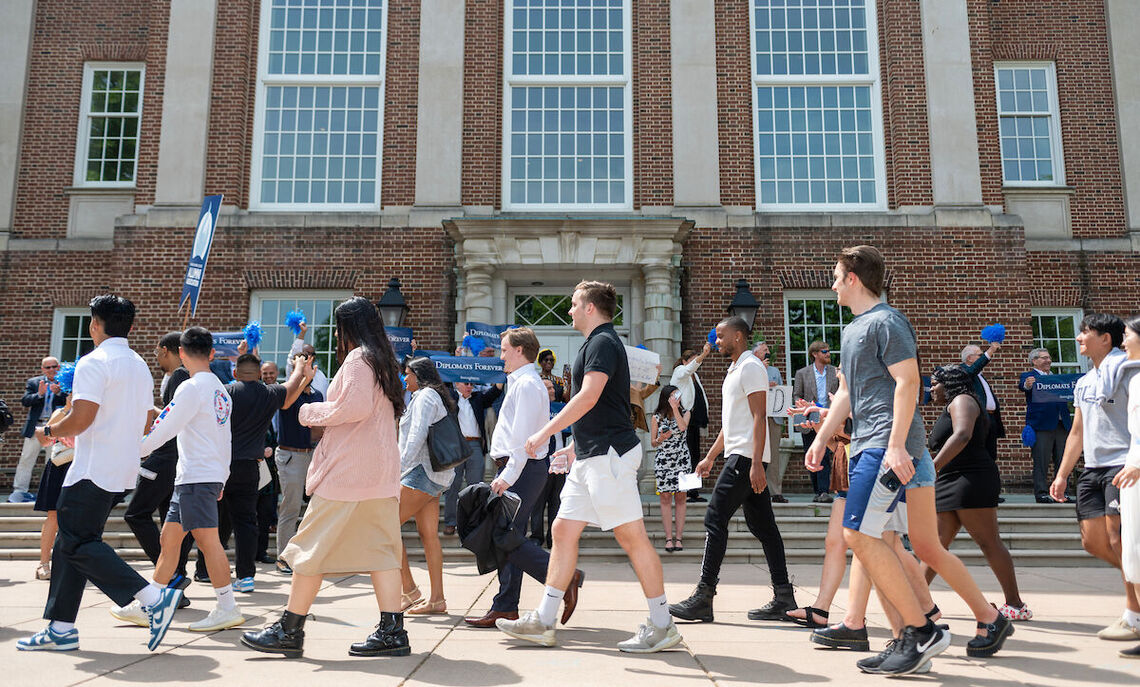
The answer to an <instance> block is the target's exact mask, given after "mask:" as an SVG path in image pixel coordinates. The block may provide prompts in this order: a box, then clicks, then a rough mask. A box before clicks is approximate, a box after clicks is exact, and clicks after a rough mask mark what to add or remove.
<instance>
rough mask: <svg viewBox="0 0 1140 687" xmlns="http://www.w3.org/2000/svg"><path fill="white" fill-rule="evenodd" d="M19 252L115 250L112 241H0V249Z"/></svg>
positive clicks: (93, 251)
mask: <svg viewBox="0 0 1140 687" xmlns="http://www.w3.org/2000/svg"><path fill="white" fill-rule="evenodd" d="M4 244H7V245H6V248H5V249H6V250H10V251H19V252H29V253H30V252H37V251H53V252H54V251H62V252H92V253H95V252H100V251H110V250H114V248H115V242H114V241H113V240H111V239H0V247H3V246H4Z"/></svg>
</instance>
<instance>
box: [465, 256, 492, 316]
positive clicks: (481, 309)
mask: <svg viewBox="0 0 1140 687" xmlns="http://www.w3.org/2000/svg"><path fill="white" fill-rule="evenodd" d="M491 271H492V270H491V266H490V265H484V264H476V265H468V266H467V267H466V269H465V270H464V272H465V276H466V279H465V281H466V286H467V301H466V303H465V305H466V310H467V315H466V317H467V321H470V322H486V323H488V324H491V319H492V314H493V310H494V304H493V301H492V293H491ZM460 326H462V325H460Z"/></svg>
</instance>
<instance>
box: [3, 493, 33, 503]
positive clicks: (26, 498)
mask: <svg viewBox="0 0 1140 687" xmlns="http://www.w3.org/2000/svg"><path fill="white" fill-rule="evenodd" d="M35 500H36V495H35V494H33V493H32V492H30V491H14V492H12V493H11V494H9V495H8V503H32V502H34V501H35Z"/></svg>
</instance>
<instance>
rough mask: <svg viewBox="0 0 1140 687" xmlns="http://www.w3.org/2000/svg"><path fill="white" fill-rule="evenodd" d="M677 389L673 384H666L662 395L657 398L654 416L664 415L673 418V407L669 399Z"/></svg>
mask: <svg viewBox="0 0 1140 687" xmlns="http://www.w3.org/2000/svg"><path fill="white" fill-rule="evenodd" d="M676 390H677V387H675V386H673V385H672V384H666V385H665V386H663V387H661V395H660V396H658V397H657V410H654V411H653V414H654V415H664V416H665V417H673V406H671V405H669V397H670V396H672V395H673V392H674V391H676Z"/></svg>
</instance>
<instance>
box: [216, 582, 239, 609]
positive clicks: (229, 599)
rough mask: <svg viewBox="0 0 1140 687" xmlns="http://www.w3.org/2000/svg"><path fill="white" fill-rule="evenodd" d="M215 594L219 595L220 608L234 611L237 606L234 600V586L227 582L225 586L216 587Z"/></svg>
mask: <svg viewBox="0 0 1140 687" xmlns="http://www.w3.org/2000/svg"><path fill="white" fill-rule="evenodd" d="M214 596H216V597H218V608H220V609H222V610H223V611H232V610H234V609H235V608H237V603H236V602H235V601H234V586H233V585H232V584H227V585H226V586H224V587H214Z"/></svg>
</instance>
